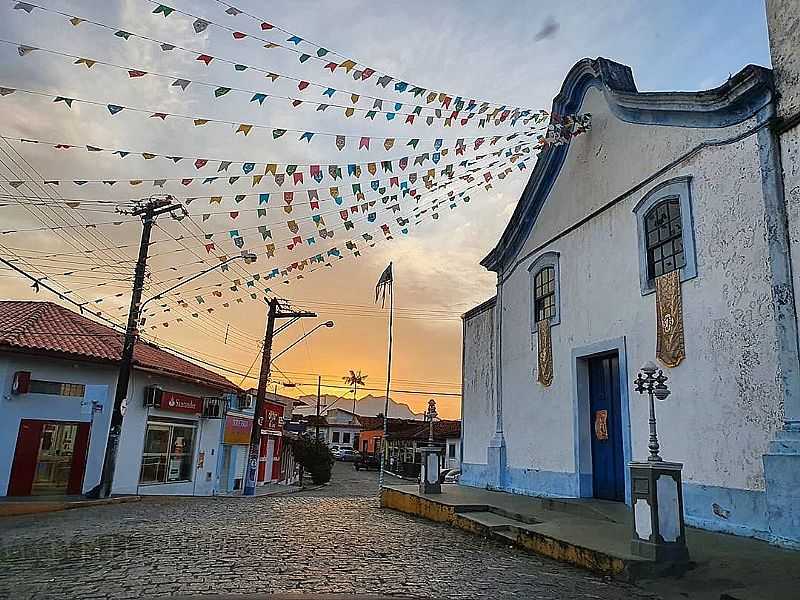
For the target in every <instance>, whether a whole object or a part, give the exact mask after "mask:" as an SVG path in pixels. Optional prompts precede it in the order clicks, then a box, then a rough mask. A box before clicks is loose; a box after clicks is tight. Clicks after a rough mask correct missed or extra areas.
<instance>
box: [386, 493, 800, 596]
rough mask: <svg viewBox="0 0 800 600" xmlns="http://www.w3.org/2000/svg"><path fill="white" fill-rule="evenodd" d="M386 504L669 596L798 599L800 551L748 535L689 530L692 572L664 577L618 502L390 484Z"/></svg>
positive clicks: (799, 589)
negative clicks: (637, 551)
mask: <svg viewBox="0 0 800 600" xmlns="http://www.w3.org/2000/svg"><path fill="white" fill-rule="evenodd" d="M381 506H383V507H385V508H393V509H395V510H399V511H402V512H405V513H409V514H414V515H418V516H421V517H425V518H427V519H431V520H434V521H439V522H444V523H449V524H451V525H454V526H456V527H459V528H461V529H464V530H467V531H471V532H473V533H478V534H481V535H485V536H487V537H492V538H495V539H498V540H501V541H503V542H507V543H511V544H514V545H516V546H518V547H522V548H526V549H528V550H533V551H534V552H537V553H539V554H543V555H545V556H549V557H551V558H555V559H557V560H562V561H565V562H569V563H572V564H574V565H577V566H580V567H584V568H586V569H590V570H592V571H595V572H598V573H604V574H608V575H613V576H616V577H620V578H623V579H627V580H631V581H636V583H637V584H638V585H639V586H640V587H643V588H645V589H647V590H648V591H652V592H656V593H658V594H660V595H662V596H664V597H665V598H690V599H697V600H711V599H713V600H717V599H723V600H761V599H764V600H766V599H770V600H772V599H784V598H785V599H787V600H789V599H792V598H800V552H796V551H791V550H785V549H782V548H777V547H775V546H771V545H769V544H768V543H766V542H762V541H759V540H754V539H750V538H742V537H738V536H732V535H726V534H721V533H713V532H709V531H704V530H701V529H693V528H687V530H686V537H687V544H688V546H689V553H690V557H691V561H692V562H691V564H690V565H689V570H688V571H686V572H684V573H669V572H663V571H662V570H661V569H660V568H659V565H657V564H655V563H652V562H649V561H645V560H643V559H641V558H639V557H636V556H633V555H632V554H631V553H630V541H631V536H632V524H631V514H630V511H629V510H628V507H627V506H625V505H624V504H622V503H618V502H606V501H602V500H593V499H573V498H563V499H552V498H537V497H532V496H520V495H515V494H509V493H505V492H493V491H488V490H483V489H478V488H472V487H467V486H461V485H445V486H442V494H439V495H427V496H425V495H421V494H420V493H419V490H418V488H417V486H415V485H386V486H384V488H383V489H382V490H381Z"/></svg>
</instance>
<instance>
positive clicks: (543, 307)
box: [533, 267, 556, 323]
mask: <svg viewBox="0 0 800 600" xmlns="http://www.w3.org/2000/svg"><path fill="white" fill-rule="evenodd" d="M533 302H534V315H535V320H536V322H537V323H538V322H539V321H543V320H544V319H552V318H553V317H554V316H555V314H556V270H555V268H554V267H544V268H543V269H541V270H540V271H539V272H538V273H536V276H535V277H534V278H533Z"/></svg>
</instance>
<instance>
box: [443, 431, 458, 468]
mask: <svg viewBox="0 0 800 600" xmlns="http://www.w3.org/2000/svg"><path fill="white" fill-rule="evenodd" d="M451 444H452V445H453V446H455V449H456V455H455V457H454V458H450V454H449V452H450V445H451ZM444 451H445V465H446V467H447V468H449V469H457V468H458V467H460V466H461V439H460V438H447V439H446V440H445V445H444Z"/></svg>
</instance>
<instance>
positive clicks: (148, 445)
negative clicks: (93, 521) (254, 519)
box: [0, 301, 240, 496]
mask: <svg viewBox="0 0 800 600" xmlns="http://www.w3.org/2000/svg"><path fill="white" fill-rule="evenodd" d="M122 339H123V336H122V334H121V333H120V332H118V331H115V330H114V329H112V328H110V327H107V326H105V325H101V324H99V323H97V322H95V321H92V320H91V319H88V318H86V317H84V316H82V315H79V314H77V313H75V312H73V311H71V310H68V309H66V308H64V307H62V306H59V305H57V304H53V303H51V302H16V301H4V302H0V414H1V415H3V418H2V419H1V420H0V495H8V496H25V495H54V494H55V495H78V494H81V493H84V492H86V491H87V490H89V489H91V488H92V487H94V486H95V485H96V484H97V483H98V481H99V477H100V470H101V467H102V461H103V455H104V452H105V444H106V440H107V437H108V429H109V422H110V417H111V410H112V405H113V398H114V389H115V386H116V378H117V373H118V364H119V360H120V354H121V349H122ZM239 391H240V390H239V388H238V387H237V386H236V385H234V384H233V383H231V382H230V381H228V380H227V379H225V378H224V377H222V376H221V375H219V374H217V373H214V372H212V371H209V370H208V369H204V368H202V367H200V366H197V365H195V364H193V363H191V362H189V361H187V360H184V359H183V358H180V357H178V356H176V355H174V354H172V353H170V352H167V351H165V350H163V349H161V348H159V347H157V346H155V345H153V344H149V343H147V342H143V341H139V342H137V344H136V347H135V351H134V368H133V371H132V374H131V381H130V385H129V393H128V402H127V408H126V413H125V418H124V421H123V427H122V434H121V438H120V450H119V457H118V460H117V466H116V472H115V476H114V485H113V489H112V493H114V494H137V493H138V494H176V495H197V496H203V495H213V494H215V493H217V491H218V487H219V477H218V463H220V460H219V454H220V453H219V448H220V447H221V442H222V437H223V423H224V419H223V418H222V417H224V406H225V404H226V403H225V402H224V399H225V398H226V397H228V395H229V394H231V393H234V394H235V393H238V392H239Z"/></svg>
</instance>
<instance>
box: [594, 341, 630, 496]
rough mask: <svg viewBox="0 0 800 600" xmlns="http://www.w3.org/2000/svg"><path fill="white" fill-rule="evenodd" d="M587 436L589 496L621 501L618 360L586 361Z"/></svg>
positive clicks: (622, 464)
mask: <svg viewBox="0 0 800 600" xmlns="http://www.w3.org/2000/svg"><path fill="white" fill-rule="evenodd" d="M588 362H589V427H590V431H589V435H590V437H591V440H592V492H593V495H594V497H595V498H602V499H604V500H615V501H619V502H624V501H625V459H624V455H623V451H622V407H621V400H620V389H619V356H618V355H617V354H616V353H614V354H608V355H605V356H599V357H595V358H590V359H589V361H588Z"/></svg>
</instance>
